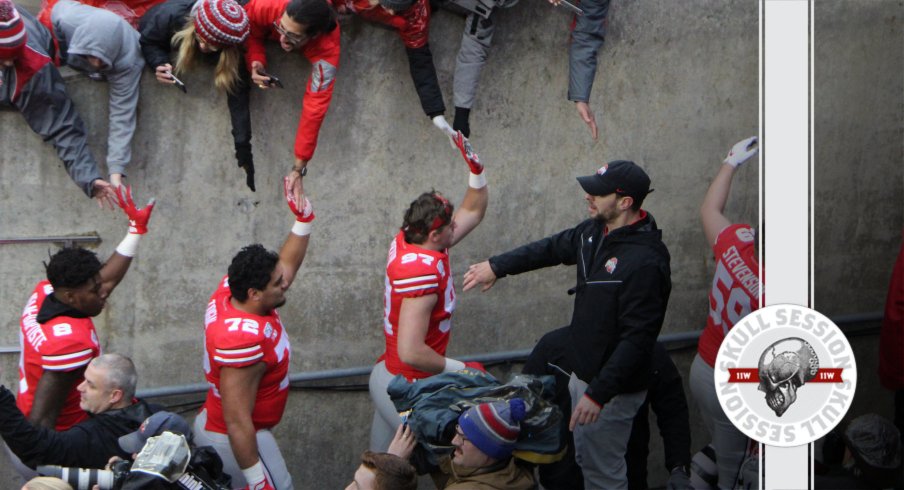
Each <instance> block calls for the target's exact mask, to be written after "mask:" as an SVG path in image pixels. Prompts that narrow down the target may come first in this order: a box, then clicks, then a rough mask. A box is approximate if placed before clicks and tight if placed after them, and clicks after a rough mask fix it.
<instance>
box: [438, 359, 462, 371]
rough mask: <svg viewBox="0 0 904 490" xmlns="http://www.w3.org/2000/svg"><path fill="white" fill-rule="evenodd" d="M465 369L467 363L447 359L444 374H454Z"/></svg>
mask: <svg viewBox="0 0 904 490" xmlns="http://www.w3.org/2000/svg"><path fill="white" fill-rule="evenodd" d="M464 368H465V363H463V362H461V361H457V360H455V359H449V358H448V357H447V358H446V365H445V367H443V372H444V373H454V372H455V371H461V370H462V369H464Z"/></svg>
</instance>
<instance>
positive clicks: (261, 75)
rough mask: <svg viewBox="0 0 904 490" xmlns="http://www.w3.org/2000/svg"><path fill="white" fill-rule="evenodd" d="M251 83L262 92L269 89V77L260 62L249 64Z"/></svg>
mask: <svg viewBox="0 0 904 490" xmlns="http://www.w3.org/2000/svg"><path fill="white" fill-rule="evenodd" d="M251 81H252V82H254V84H255V85H257V86H258V87H260V88H262V89H264V90H267V89H268V88H269V85H268V83H269V82H270V75H267V72H266V70H264V64H263V63H261V62H260V61H255V62H253V63H251Z"/></svg>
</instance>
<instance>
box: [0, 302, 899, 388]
mask: <svg viewBox="0 0 904 490" xmlns="http://www.w3.org/2000/svg"><path fill="white" fill-rule="evenodd" d="M831 320H832V321H833V322H834V323H835V324H836V325H838V326H839V327H842V326H844V325H854V324H863V323H875V322H879V321H881V320H882V312H873V313H855V314H849V315H838V316H836V317H834V318H832V319H831ZM841 330H842V331H843V332H844V334H845V335H847V336H849V337H850V336H860V335H870V334H874V333H875V332H878V330H879V329H878V327H867V328H856V329H851V328H848V329H845V328H842V329H841ZM700 333H701V331H700V330H694V331H691V332H678V333H671V334H665V335H660V336H659V341H660V342H662V343H664V344H665V345H666V347H667V348H669V350H674V349H678V348H683V347H690V346H696V341H697V339H698V338H700ZM2 349H3V348H0V352H5V351H3V350H2ZM16 349H17V351H18V348H16ZM530 352H531V349H520V350H510V351H498V352H489V353H485V354H473V355H467V356H457V357H458V358H459V359H461V360H463V361H480V362H482V363H501V362H518V361H523V360H524V359H527V356H528V355H530ZM372 368H373V365H369V366H360V367H353V368H341V369H327V370H324V371H309V372H303V373H294V374H290V375H289V383H303V382H312V381H326V380H334V379H341V378H355V377H360V376H367V375H369V374H370V370H371V369H372ZM208 388H209V386H208V384H207V383H194V384H187V385H175V386H161V387H158V388H147V389H144V390H139V391H138V393H137V396H139V397H140V398H160V397H168V396H179V395H191V394H197V393H203V392H206V391H207V390H208Z"/></svg>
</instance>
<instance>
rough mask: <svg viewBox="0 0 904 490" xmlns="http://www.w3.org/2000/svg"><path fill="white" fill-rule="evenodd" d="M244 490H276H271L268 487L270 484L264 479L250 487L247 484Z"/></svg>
mask: <svg viewBox="0 0 904 490" xmlns="http://www.w3.org/2000/svg"><path fill="white" fill-rule="evenodd" d="M245 490H276V489H275V488H273V486H272V485H270V482H268V481H267V479H266V478H264V480H263V481H260V482H257V483H256V484H255V485H252V484H250V483H249V484H248V486H246V487H245Z"/></svg>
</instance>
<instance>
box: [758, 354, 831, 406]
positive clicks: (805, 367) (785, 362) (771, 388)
mask: <svg viewBox="0 0 904 490" xmlns="http://www.w3.org/2000/svg"><path fill="white" fill-rule="evenodd" d="M818 370H819V358H818V357H817V356H816V351H815V350H813V346H812V345H810V344H809V343H808V342H807V341H805V340H803V339H799V338H797V337H790V338H787V339H784V340H779V341H778V342H774V343H773V344H772V345H770V346H769V347H767V348H766V350H765V351H763V354H762V355H760V364H759V371H760V373H759V374H760V386H759V390H760V391H762V392H764V393H766V404H768V405H769V408H771V409H772V411H774V412H775V415H776V416H778V417H781V416H782V414H784V413H785V411H786V410H788V407H790V406H791V404H792V403H794V402H795V401H796V400H797V390H798V388H800V387H801V386H803V385H804V383H806V382H807V381H810V380H811V379H813V378H814V377H815V376H816V372H817V371H818Z"/></svg>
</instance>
